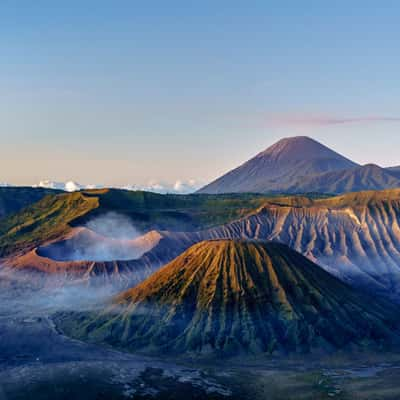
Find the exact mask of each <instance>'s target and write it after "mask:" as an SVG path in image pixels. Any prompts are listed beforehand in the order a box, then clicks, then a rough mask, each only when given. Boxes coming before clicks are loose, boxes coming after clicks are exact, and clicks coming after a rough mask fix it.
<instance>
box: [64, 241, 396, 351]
mask: <svg viewBox="0 0 400 400" xmlns="http://www.w3.org/2000/svg"><path fill="white" fill-rule="evenodd" d="M396 314H397V313H396V310H395V308H394V307H392V306H391V305H389V304H386V303H379V302H376V301H374V300H373V299H371V298H369V297H366V296H365V295H363V294H360V293H358V292H356V291H354V290H353V289H352V288H350V287H349V286H347V285H346V284H344V283H342V282H341V281H340V280H338V279H336V278H335V277H333V276H331V275H330V274H328V273H327V272H325V271H324V270H323V269H321V268H320V267H319V266H317V265H316V264H314V263H312V262H311V261H309V260H308V259H306V258H305V257H303V256H302V255H300V254H299V253H297V252H295V251H293V250H291V249H289V248H288V247H287V246H285V245H282V244H278V243H271V242H270V243H267V242H254V241H240V240H216V241H205V242H201V243H199V244H197V245H194V246H192V247H191V248H190V249H189V250H187V251H186V252H184V253H183V254H182V255H180V256H179V257H177V258H176V259H175V260H174V261H172V262H171V263H169V264H167V265H166V266H165V267H163V268H162V269H161V270H159V271H157V272H156V273H154V274H153V275H152V276H151V277H150V278H148V279H147V280H145V281H144V282H142V283H141V284H139V285H138V286H136V287H135V288H133V289H130V290H128V291H126V292H123V293H122V294H120V295H119V296H118V297H116V298H115V299H114V301H113V303H112V304H110V305H109V306H108V307H107V308H106V309H104V310H103V311H101V312H94V313H66V314H60V315H58V317H57V321H58V323H59V325H60V326H61V327H62V329H63V330H64V331H65V332H66V333H67V334H69V335H72V336H74V337H78V338H80V339H85V340H89V341H94V342H104V343H108V344H111V345H115V346H117V347H122V348H126V349H130V350H138V349H144V350H146V351H156V352H161V353H165V352H174V353H183V352H200V353H210V352H211V353H224V354H237V353H254V354H260V353H285V354H286V353H289V352H313V351H318V352H319V351H328V352H329V351H334V350H337V349H343V348H358V349H360V348H362V349H365V348H370V346H374V347H375V346H378V347H380V346H383V345H388V344H391V343H392V342H393V341H397V340H398V336H397V333H395V331H396V328H395V326H396V325H397V317H396Z"/></svg>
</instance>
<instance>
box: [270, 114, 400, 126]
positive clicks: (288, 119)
mask: <svg viewBox="0 0 400 400" xmlns="http://www.w3.org/2000/svg"><path fill="white" fill-rule="evenodd" d="M267 122H269V123H271V124H276V125H297V126H327V125H343V124H356V123H368V122H400V117H387V116H381V115H377V116H375V115H374V116H364V117H332V116H324V115H322V116H321V115H271V116H268V117H267Z"/></svg>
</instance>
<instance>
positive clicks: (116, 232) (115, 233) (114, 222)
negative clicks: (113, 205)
mask: <svg viewBox="0 0 400 400" xmlns="http://www.w3.org/2000/svg"><path fill="white" fill-rule="evenodd" d="M85 227H86V228H88V229H90V230H92V231H94V232H96V233H98V234H99V235H103V236H106V237H109V238H112V239H117V240H132V239H136V238H137V237H139V236H141V232H140V231H139V230H138V229H136V227H135V226H134V224H133V222H132V221H131V220H130V219H129V218H128V217H126V216H125V215H122V214H118V213H116V212H113V211H112V212H108V213H106V214H103V215H101V216H99V217H96V218H93V219H92V220H90V221H89V222H88V223H87V224H86V225H85Z"/></svg>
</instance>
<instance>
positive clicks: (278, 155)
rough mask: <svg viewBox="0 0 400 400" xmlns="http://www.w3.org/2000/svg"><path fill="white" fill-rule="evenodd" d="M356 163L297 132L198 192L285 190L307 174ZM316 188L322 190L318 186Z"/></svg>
mask: <svg viewBox="0 0 400 400" xmlns="http://www.w3.org/2000/svg"><path fill="white" fill-rule="evenodd" d="M356 166H357V164H356V163H354V162H352V161H350V160H348V159H347V158H345V157H343V156H341V155H340V154H338V153H336V152H334V151H332V150H331V149H329V148H328V147H326V146H324V145H322V144H321V143H318V142H317V141H315V140H313V139H311V138H308V137H306V136H297V137H291V138H285V139H282V140H280V141H279V142H277V143H275V144H274V145H272V146H271V147H269V148H268V149H266V150H265V151H263V152H261V153H259V154H257V155H256V156H255V157H254V158H252V159H250V160H249V161H247V162H246V163H244V164H243V165H241V166H239V167H238V168H236V169H234V170H232V171H230V172H228V173H227V174H225V175H223V176H222V177H220V178H218V179H216V180H215V181H214V182H211V183H210V184H209V185H207V186H205V187H204V188H202V189H200V190H199V191H198V192H199V193H238V192H258V193H265V192H271V191H281V192H282V191H283V192H284V191H288V190H289V189H290V188H291V187H293V186H295V185H299V182H301V180H302V179H304V177H309V176H314V175H318V174H322V173H325V172H331V171H337V170H344V169H349V168H354V167H356ZM300 191H302V190H300ZM312 191H315V192H320V190H319V189H318V188H317V187H315V188H313V189H312Z"/></svg>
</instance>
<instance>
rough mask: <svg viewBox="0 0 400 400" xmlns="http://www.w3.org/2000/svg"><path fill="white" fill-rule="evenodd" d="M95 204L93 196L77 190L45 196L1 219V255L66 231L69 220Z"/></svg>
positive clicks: (31, 246) (96, 201)
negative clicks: (75, 191) (76, 191)
mask: <svg viewBox="0 0 400 400" xmlns="http://www.w3.org/2000/svg"><path fill="white" fill-rule="evenodd" d="M96 207H98V199H97V198H96V197H87V196H85V195H83V194H82V193H80V192H78V193H63V194H58V195H48V196H46V197H44V198H43V199H42V200H40V201H39V202H37V203H35V204H33V205H31V206H29V207H27V208H25V209H23V210H22V211H21V212H19V213H17V214H14V215H11V216H9V217H8V218H5V219H3V220H1V221H0V257H1V256H6V255H9V254H12V253H14V252H24V251H28V250H30V249H32V248H33V247H36V246H38V245H39V244H41V243H44V242H46V241H47V240H50V239H55V238H57V237H58V236H60V235H63V234H65V233H67V232H68V231H69V229H70V226H69V223H70V222H71V221H73V220H74V219H76V218H77V217H79V216H81V215H83V214H85V213H87V212H89V211H90V210H92V209H93V208H96Z"/></svg>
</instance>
